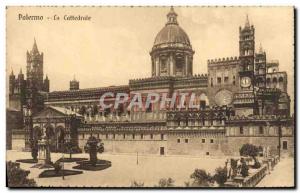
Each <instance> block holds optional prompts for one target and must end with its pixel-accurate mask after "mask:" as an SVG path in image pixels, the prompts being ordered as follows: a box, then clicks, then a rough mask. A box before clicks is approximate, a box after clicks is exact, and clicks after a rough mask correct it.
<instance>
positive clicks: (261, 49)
mask: <svg viewBox="0 0 300 193" xmlns="http://www.w3.org/2000/svg"><path fill="white" fill-rule="evenodd" d="M258 52H259V53H260V54H262V53H263V52H264V50H263V47H262V45H261V43H260V44H259V50H258Z"/></svg>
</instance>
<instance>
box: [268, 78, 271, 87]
mask: <svg viewBox="0 0 300 193" xmlns="http://www.w3.org/2000/svg"><path fill="white" fill-rule="evenodd" d="M270 83H271V79H270V78H267V86H270Z"/></svg>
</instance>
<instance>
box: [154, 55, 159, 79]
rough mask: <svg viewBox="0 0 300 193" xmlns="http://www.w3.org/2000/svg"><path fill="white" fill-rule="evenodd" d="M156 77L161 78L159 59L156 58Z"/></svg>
mask: <svg viewBox="0 0 300 193" xmlns="http://www.w3.org/2000/svg"><path fill="white" fill-rule="evenodd" d="M155 75H156V76H159V57H156V58H155Z"/></svg>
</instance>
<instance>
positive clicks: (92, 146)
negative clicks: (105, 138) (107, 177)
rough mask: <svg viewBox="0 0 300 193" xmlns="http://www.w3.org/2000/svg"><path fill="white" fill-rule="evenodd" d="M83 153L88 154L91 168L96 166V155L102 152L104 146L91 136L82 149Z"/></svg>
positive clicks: (99, 140)
mask: <svg viewBox="0 0 300 193" xmlns="http://www.w3.org/2000/svg"><path fill="white" fill-rule="evenodd" d="M84 150H85V152H88V153H89V154H90V162H91V163H92V165H93V166H96V163H97V160H98V158H97V153H103V152H104V144H103V143H101V139H97V138H96V137H94V136H91V137H90V138H89V139H88V140H87V143H86V145H85V147H84Z"/></svg>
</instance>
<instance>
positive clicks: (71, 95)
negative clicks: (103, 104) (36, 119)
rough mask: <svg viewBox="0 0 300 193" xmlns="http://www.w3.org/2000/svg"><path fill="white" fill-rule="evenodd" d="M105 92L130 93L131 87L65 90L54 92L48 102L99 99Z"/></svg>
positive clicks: (49, 95) (49, 96) (50, 94)
mask: <svg viewBox="0 0 300 193" xmlns="http://www.w3.org/2000/svg"><path fill="white" fill-rule="evenodd" d="M105 92H125V93H127V92H128V93H129V86H128V85H125V86H109V87H99V88H86V89H79V90H64V91H53V92H50V93H49V94H48V98H47V99H46V100H47V101H56V100H66V99H69V100H73V99H74V100H75V99H79V98H81V97H84V98H85V99H99V97H101V96H102V95H103V94H104V93H105Z"/></svg>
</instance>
